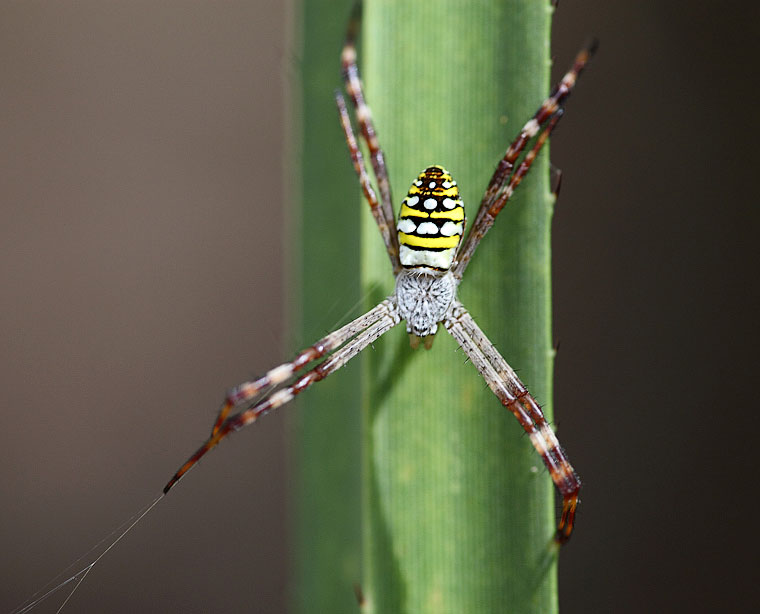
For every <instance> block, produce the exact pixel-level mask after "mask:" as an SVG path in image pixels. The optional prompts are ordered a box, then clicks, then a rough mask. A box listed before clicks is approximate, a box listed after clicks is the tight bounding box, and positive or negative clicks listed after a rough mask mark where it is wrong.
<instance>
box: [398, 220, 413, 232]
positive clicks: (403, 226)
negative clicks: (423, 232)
mask: <svg viewBox="0 0 760 614" xmlns="http://www.w3.org/2000/svg"><path fill="white" fill-rule="evenodd" d="M396 228H397V229H398V230H399V231H400V232H405V233H406V234H411V233H413V232H414V231H415V230H417V226H416V224H415V223H414V222H413V221H412V220H410V219H405V220H399V222H398V225H397V226H396Z"/></svg>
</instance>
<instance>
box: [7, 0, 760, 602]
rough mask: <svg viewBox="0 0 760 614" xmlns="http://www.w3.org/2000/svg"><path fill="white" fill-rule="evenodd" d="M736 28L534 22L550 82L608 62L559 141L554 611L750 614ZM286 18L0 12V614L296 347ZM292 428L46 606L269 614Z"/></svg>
mask: <svg viewBox="0 0 760 614" xmlns="http://www.w3.org/2000/svg"><path fill="white" fill-rule="evenodd" d="M344 5H345V3H343V2H340V3H336V7H337V8H336V19H338V20H341V21H342V20H343V19H344V18H345V10H344ZM758 17H760V15H758V9H757V7H756V5H755V4H749V3H733V4H728V3H718V2H706V3H701V4H698V3H683V2H675V1H662V2H657V3H642V2H633V1H632V0H628V1H622V2H616V3H608V2H602V1H601V0H598V1H579V2H563V3H561V5H560V7H559V9H558V12H557V14H556V18H555V26H554V34H555V39H554V44H553V45H554V47H553V48H554V55H555V58H556V62H555V63H556V66H557V71H556V72H557V73H559V72H560V70H561V69H562V68H564V66H565V65H566V64H567V62H568V61H569V59H570V58H571V57H572V55H573V53H574V51H575V50H576V48H577V47H578V45H579V44H580V42H582V41H583V40H584V39H585V38H586V37H587V35H589V34H596V35H597V36H599V38H600V39H601V41H602V46H601V48H600V53H599V55H598V57H597V58H596V59H595V61H594V64H593V66H592V67H591V68H590V69H589V72H588V74H587V75H586V76H585V77H584V80H583V82H582V84H581V87H580V89H579V91H578V92H577V94H576V95H575V96H574V97H573V100H572V101H571V102H570V103H569V107H568V114H567V116H566V118H565V119H564V120H563V125H562V126H561V127H560V128H559V129H558V130H557V133H556V137H555V139H554V141H553V145H552V157H553V161H554V163H555V164H556V165H557V166H559V167H561V168H562V169H563V171H564V183H563V191H562V196H561V198H560V202H559V204H558V208H557V213H556V216H555V222H554V232H555V239H554V265H555V316H556V320H555V334H556V337H557V338H558V340H559V341H560V342H561V348H560V351H559V355H558V361H557V380H556V406H557V412H558V423H559V426H560V429H561V436H562V441H563V443H564V445H565V446H566V447H567V449H568V450H569V452H570V455H571V458H572V459H573V461H574V464H575V465H576V467H578V469H579V471H580V472H581V475H582V476H583V478H584V479H585V484H586V489H585V490H584V493H583V507H582V510H581V513H580V517H579V525H578V532H577V535H576V537H575V538H574V540H573V542H572V543H571V544H570V545H569V546H568V547H567V548H566V550H565V551H564V552H563V555H562V563H561V586H562V592H561V596H562V597H561V599H562V601H561V603H562V610H563V612H565V613H566V614H567V613H573V612H641V611H655V612H666V611H667V612H672V611H689V612H715V611H731V612H739V611H747V610H749V609H750V604H752V605H756V603H757V598H758V594H757V588H756V586H757V579H756V578H757V568H756V566H757V555H756V547H757V538H756V535H757V531H756V528H755V524H756V523H755V522H754V517H753V515H752V514H753V512H754V510H755V509H756V507H757V505H756V504H757V494H756V491H757V477H756V474H755V469H756V461H755V457H756V452H755V448H754V445H755V441H756V438H757V435H756V433H757V427H758V418H757V413H758V412H757V409H758V403H757V401H756V400H755V385H756V382H757V363H758V361H757V358H756V355H757V345H758V335H757V324H756V319H757V311H758V298H759V296H758V295H759V292H758V283H757V279H756V278H757V273H756V270H757V269H756V266H757V256H758V248H757V245H756V242H755V236H756V234H757V228H758V222H759V221H760V215H759V214H758V204H757V195H756V190H755V186H754V179H755V176H756V175H757V172H758V171H757V169H758V162H760V160H759V159H758V154H757V147H756V145H755V140H756V138H757V136H758V130H757V128H758V121H757V117H756V114H755V110H754V106H755V100H756V95H757V92H758V87H757V83H756V81H757V79H756V73H757V70H756V65H757V59H758V58H757V54H756V50H755V48H756V43H757V40H758V23H760V20H759V19H758ZM287 24H288V12H287V10H286V9H285V8H284V7H283V6H282V5H281V3H279V2H276V1H269V2H267V1H263V0H259V1H252V2H223V3H212V2H188V1H182V2H180V1H174V2H161V3H154V2H136V1H135V2H127V3H121V4H116V3H103V2H93V1H89V2H86V1H81V2H69V1H66V2H55V3H53V2H10V1H3V2H0V194H1V195H2V196H1V197H0V198H2V204H1V205H0V340H1V341H0V342H1V343H2V352H0V357H1V358H2V364H1V365H0V376H1V377H2V385H0V407H1V408H2V415H3V421H2V424H3V429H2V433H3V434H2V446H1V447H0V490H1V491H2V498H3V504H2V506H1V507H0V535H1V536H2V537H1V539H0V544H2V557H0V576H1V577H2V578H3V581H2V583H0V584H1V585H2V589H0V611H3V612H7V611H10V610H12V608H14V607H15V606H16V605H17V604H18V603H20V602H22V601H23V600H24V599H26V598H27V597H29V596H30V595H31V594H32V593H33V592H35V591H36V590H37V589H39V588H40V587H41V586H42V585H43V584H44V583H45V582H47V581H48V580H49V579H50V578H51V577H52V576H54V575H55V574H56V573H58V572H59V571H60V570H61V569H62V568H64V567H65V566H66V565H68V564H69V563H70V562H71V561H72V560H73V559H75V558H76V557H77V556H79V555H80V554H82V553H83V552H85V551H86V550H87V549H88V548H89V547H90V546H92V545H93V544H95V542H97V541H98V540H99V539H100V538H102V537H103V536H104V535H106V534H107V533H108V532H109V531H111V530H112V529H113V528H115V526H116V525H118V524H119V523H120V522H122V521H123V520H125V519H126V518H127V517H128V516H129V515H130V514H132V513H133V512H135V511H136V510H137V509H138V508H140V507H141V506H142V505H145V504H148V503H150V501H151V500H152V498H153V497H154V495H156V494H158V492H159V491H160V488H161V487H162V486H163V484H164V483H165V481H166V479H167V477H168V476H169V475H170V474H171V472H172V471H174V470H175V468H176V467H177V465H178V463H179V462H181V461H182V460H184V458H185V457H186V456H187V454H188V453H189V452H190V451H191V450H192V448H193V447H194V446H195V445H197V444H199V443H200V442H201V441H202V439H203V437H204V436H205V433H206V430H207V429H208V428H209V425H210V423H211V420H212V418H213V415H214V412H215V410H216V407H217V405H218V402H219V400H220V397H221V394H222V392H223V391H224V389H225V388H226V387H227V386H229V385H231V384H233V383H236V382H237V381H239V380H241V379H243V378H246V377H248V376H251V375H253V374H256V373H260V372H262V371H263V370H265V369H266V368H267V367H269V366H271V365H272V364H273V363H274V362H276V361H278V360H280V359H281V358H284V357H285V356H286V353H285V351H284V349H283V347H284V346H287V347H289V348H294V347H295V345H294V344H296V342H299V343H300V342H302V341H311V340H293V339H291V336H290V335H288V334H286V333H285V332H284V326H285V324H284V320H283V315H282V314H283V312H284V311H286V309H287V305H286V304H285V302H284V299H283V278H284V266H283V258H284V257H285V256H284V254H286V253H287V250H288V249H289V248H288V228H287V223H286V220H287V217H286V216H285V215H284V213H283V208H284V206H285V204H284V202H285V201H284V194H285V191H286V185H287V183H286V178H287V170H286V169H284V167H283V162H282V160H283V155H282V146H283V140H284V138H285V136H284V135H285V134H286V124H288V123H289V117H290V114H289V113H290V112H289V110H288V108H289V107H288V106H287V105H288V104H291V105H292V106H295V105H294V103H290V102H286V93H287V87H286V85H287V82H288V80H289V79H290V78H292V77H293V76H294V75H295V74H296V72H297V70H298V53H299V52H298V50H297V49H298V48H297V46H296V47H295V49H296V50H295V51H294V50H293V46H292V45H290V44H289V42H288V39H287V36H286V32H287V29H288V27H287ZM339 45H340V41H336V73H335V81H334V82H331V83H325V86H324V96H325V97H329V96H330V95H331V91H332V89H333V87H335V86H336V85H337V83H338V62H337V51H338V48H339ZM329 120H330V121H332V120H333V118H332V117H331V118H329ZM336 130H338V127H337V122H336ZM346 165H348V159H347V158H346ZM395 180H396V181H398V178H395ZM346 308H348V306H346ZM340 315H342V314H341V313H337V314H328V315H326V316H325V327H326V328H328V327H330V326H331V325H332V324H333V323H334V322H335V319H336V318H339V317H340ZM296 345H297V344H296ZM286 422H287V418H286V417H285V416H284V415H276V416H270V417H268V418H267V419H266V420H264V421H262V422H261V423H260V425H259V426H257V428H256V430H255V432H246V433H245V434H241V435H239V436H238V437H235V438H233V440H232V441H231V442H229V443H228V444H227V445H224V446H221V448H220V449H219V450H218V451H216V452H215V453H214V454H213V456H212V457H210V458H209V460H207V461H206V462H205V463H204V466H203V469H202V470H198V471H197V472H194V473H193V475H192V480H191V483H192V484H193V485H192V486H190V485H189V484H190V482H185V483H183V487H182V488H178V489H177V490H176V491H173V492H172V496H170V497H168V498H167V499H166V500H165V501H163V502H162V503H161V504H159V506H158V507H157V508H156V509H154V511H153V512H152V513H151V514H150V515H149V516H147V517H146V518H145V519H144V520H143V522H142V523H141V524H140V525H139V526H138V527H137V528H136V529H135V530H134V531H133V532H132V533H130V534H129V535H128V536H127V537H126V538H125V539H124V540H123V541H122V542H121V543H119V544H118V546H117V547H116V548H114V549H113V550H112V551H111V552H109V553H108V555H107V557H105V558H104V559H103V560H102V561H101V562H100V564H99V565H98V566H96V567H95V568H94V569H93V571H92V573H91V574H90V575H89V577H88V578H87V580H86V581H85V583H84V584H83V585H82V586H81V587H80V589H79V591H78V592H77V593H76V594H75V596H74V597H73V599H72V601H71V602H70V604H69V605H68V606H67V610H65V611H71V612H95V611H102V612H138V611H139V612H168V611H171V612H209V611H214V612H243V611H252V610H253V611H257V612H281V611H284V609H285V604H286V603H287V600H288V597H287V595H288V593H287V591H288V580H287V560H288V549H289V540H288V535H287V532H286V528H287V524H288V522H287V511H286V509H287V508H286V493H287V487H288V485H287V474H286V472H285V470H286V468H287V464H288V461H287V454H286V452H287V443H286V428H285V425H286ZM90 560H91V558H87V557H85V559H84V560H83V561H81V562H80V563H79V564H77V565H76V566H75V567H74V568H73V569H79V568H81V567H83V566H84V565H86V564H87V563H89V562H90ZM71 573H73V571H72V572H71ZM357 577H358V571H357ZM347 590H350V589H349V588H348V587H347ZM62 595H63V593H61V594H60V595H58V596H56V597H53V598H52V599H51V600H50V601H48V602H45V603H44V604H42V605H41V606H40V608H39V609H38V610H37V611H39V612H54V611H55V610H56V609H57V607H58V605H60V602H61V600H62Z"/></svg>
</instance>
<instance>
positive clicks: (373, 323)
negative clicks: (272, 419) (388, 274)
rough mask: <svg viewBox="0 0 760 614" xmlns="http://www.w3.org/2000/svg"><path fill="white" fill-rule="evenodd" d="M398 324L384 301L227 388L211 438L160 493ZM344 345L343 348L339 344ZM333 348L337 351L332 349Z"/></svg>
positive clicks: (395, 311) (395, 312) (395, 314)
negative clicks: (236, 433)
mask: <svg viewBox="0 0 760 614" xmlns="http://www.w3.org/2000/svg"><path fill="white" fill-rule="evenodd" d="M399 321H400V317H399V315H398V308H397V307H396V306H395V305H394V304H393V303H392V302H391V301H390V300H388V299H386V300H384V301H383V302H381V303H380V304H378V305H377V306H376V307H374V308H373V309H371V310H370V311H368V312H367V313H365V314H364V315H362V316H360V317H358V318H357V319H355V320H354V321H352V322H349V323H348V324H346V325H345V326H343V327H342V328H339V329H338V330H336V331H334V332H332V333H330V334H329V335H327V336H325V337H323V338H322V339H320V340H319V341H317V342H316V343H315V344H314V345H312V346H310V347H308V348H306V349H305V350H303V351H301V352H299V354H298V355H297V356H296V358H295V359H294V360H293V361H291V362H288V363H283V364H281V365H279V366H277V367H275V368H273V369H270V370H269V371H268V372H267V373H266V374H265V375H264V376H263V377H261V378H259V379H257V380H255V381H250V382H244V383H242V384H240V385H239V386H235V387H234V388H232V389H230V391H229V392H228V393H227V395H226V397H225V400H224V403H222V407H221V409H220V410H219V414H218V416H217V419H216V422H215V423H214V428H213V429H212V431H211V435H210V436H209V438H208V439H207V440H206V442H205V443H204V444H203V445H202V446H201V447H200V448H199V449H198V450H197V451H196V452H195V454H193V455H192V456H191V457H190V458H189V459H188V460H187V462H186V463H185V464H184V465H182V467H180V469H179V470H178V471H177V472H176V473H175V474H174V476H173V477H172V479H171V480H169V482H168V483H167V484H166V486H165V487H164V493H167V492H168V491H169V489H170V488H171V487H172V486H174V484H176V483H177V481H179V479H180V478H181V477H182V476H183V475H184V474H185V473H187V472H188V471H189V470H190V469H191V468H192V467H193V465H195V463H197V462H198V461H199V460H200V459H201V457H202V456H203V455H205V454H206V452H208V451H209V450H211V448H213V447H214V446H216V444H218V443H219V442H220V441H221V440H222V439H224V438H225V437H226V436H227V435H228V434H229V433H230V432H232V431H236V430H238V429H240V428H242V427H244V426H246V425H247V424H250V423H251V422H253V421H255V420H256V419H257V418H258V417H259V416H260V415H262V414H265V413H267V412H269V411H271V410H273V409H276V408H277V407H279V406H281V405H284V404H285V403H287V402H288V401H290V400H291V399H292V398H293V397H294V396H296V395H297V394H299V393H300V392H301V391H302V390H304V389H305V388H308V387H309V386H311V384H313V383H314V382H317V381H319V380H321V379H323V378H325V377H327V376H328V375H330V374H331V373H333V372H334V371H337V370H338V369H339V368H340V367H342V366H343V365H345V364H346V363H347V362H348V361H349V360H350V359H351V358H353V357H354V356H356V354H358V353H359V352H360V351H362V350H363V349H364V348H365V347H367V346H368V345H369V344H370V343H372V342H373V341H375V340H376V339H377V338H378V337H380V336H381V335H383V334H384V333H385V332H387V331H388V330H390V329H391V328H393V326H395V325H396V324H398V323H399ZM344 343H345V345H343V344H344ZM340 346H343V347H340ZM336 348H340V349H337V350H336ZM333 350H336V351H335V352H334V353H333V354H332V355H331V356H330V357H328V358H326V359H325V360H324V361H322V362H321V363H319V364H318V365H317V366H316V367H315V368H313V369H312V370H310V371H308V372H306V373H305V374H304V375H302V376H301V377H300V378H298V379H297V380H296V381H295V382H294V383H293V384H291V385H289V386H285V387H283V388H280V389H279V390H276V391H275V392H273V393H272V394H271V395H270V396H268V397H267V398H265V399H263V400H257V397H261V396H262V395H263V394H265V393H266V392H267V391H268V390H270V389H271V388H272V387H276V386H278V385H280V384H283V383H285V382H286V381H287V380H289V379H290V378H291V377H292V376H293V375H295V374H296V373H297V372H298V371H300V370H302V369H303V368H304V367H305V366H306V365H308V364H309V363H311V362H313V361H314V360H318V359H320V358H323V357H324V356H326V355H327V354H328V353H329V352H331V351H333ZM243 403H248V404H249V405H250V407H249V408H248V409H246V410H244V411H241V412H239V413H237V414H234V415H232V416H230V415H229V414H230V412H231V411H232V410H233V409H234V408H235V407H237V406H239V405H241V404H243Z"/></svg>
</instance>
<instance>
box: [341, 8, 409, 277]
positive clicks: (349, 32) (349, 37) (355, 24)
mask: <svg viewBox="0 0 760 614" xmlns="http://www.w3.org/2000/svg"><path fill="white" fill-rule="evenodd" d="M361 16H362V3H361V0H357V2H356V3H355V4H354V8H353V10H352V11H351V17H350V18H349V20H348V26H347V28H346V40H345V42H344V44H343V51H342V52H341V55H340V61H341V67H342V72H343V83H344V84H345V88H346V92H348V95H349V96H350V98H351V102H352V103H353V106H354V110H355V111H356V119H357V120H358V122H359V128H360V130H361V134H362V137H363V138H364V141H365V142H366V143H367V147H368V149H369V154H370V161H371V163H372V169H373V171H374V173H375V178H376V179H377V187H378V190H379V192H380V208H381V209H382V212H383V217H385V222H386V224H387V225H388V226H389V227H391V228H395V226H396V222H395V217H394V215H393V199H392V197H391V184H390V180H389V179H388V168H387V167H386V165H385V154H384V153H383V150H382V149H381V148H380V143H379V141H378V139H377V131H376V130H375V125H374V124H373V122H372V112H371V111H370V108H369V106H368V105H367V103H366V101H365V100H364V90H363V88H362V82H361V77H360V76H359V68H358V67H357V65H356V37H357V35H358V34H359V28H360V26H361ZM349 126H350V124H349ZM344 130H345V127H344ZM350 147H351V146H350V144H349V148H350ZM357 172H358V171H357ZM376 219H377V218H376ZM386 247H387V249H388V255H389V256H390V258H391V264H392V265H393V272H394V273H398V271H400V270H401V265H400V264H399V260H398V237H397V236H396V234H395V233H393V232H391V236H390V243H389V244H386Z"/></svg>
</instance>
